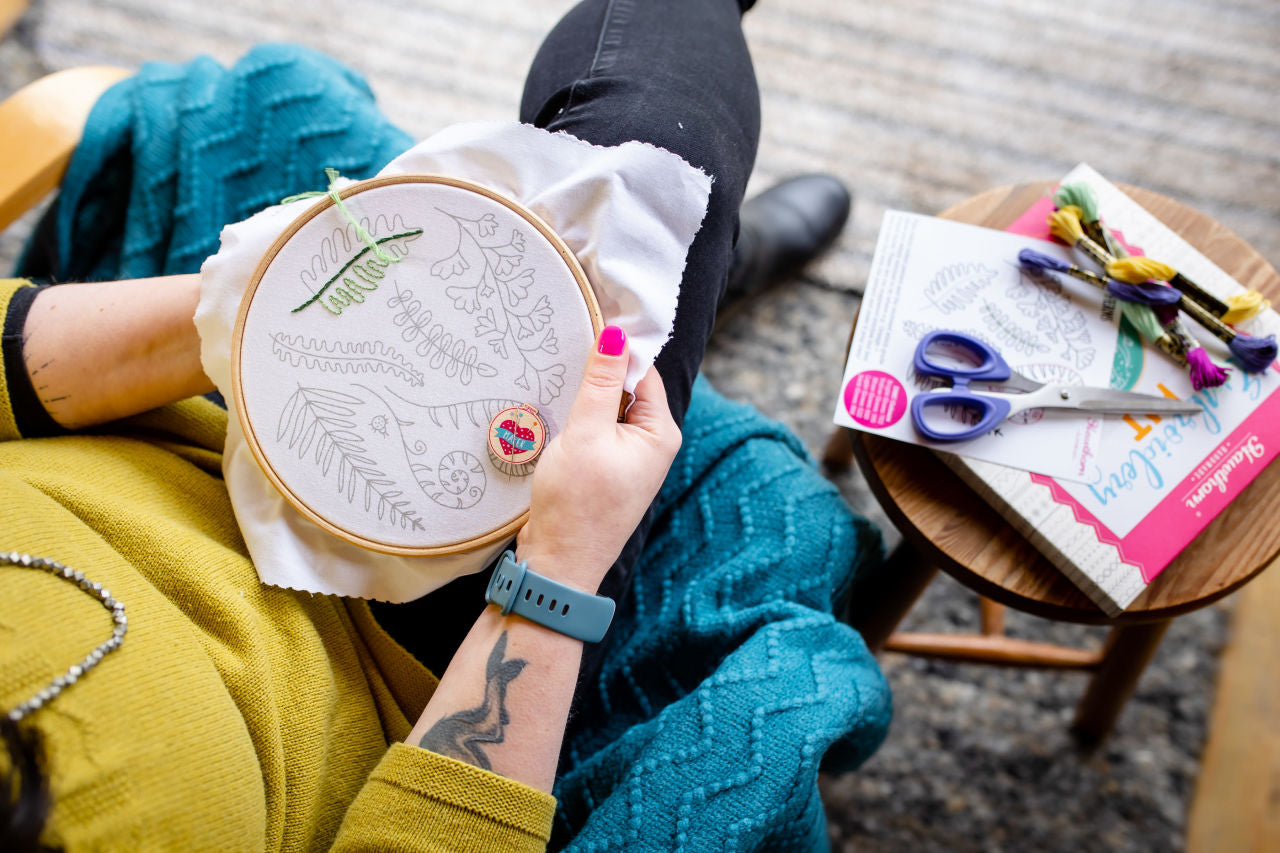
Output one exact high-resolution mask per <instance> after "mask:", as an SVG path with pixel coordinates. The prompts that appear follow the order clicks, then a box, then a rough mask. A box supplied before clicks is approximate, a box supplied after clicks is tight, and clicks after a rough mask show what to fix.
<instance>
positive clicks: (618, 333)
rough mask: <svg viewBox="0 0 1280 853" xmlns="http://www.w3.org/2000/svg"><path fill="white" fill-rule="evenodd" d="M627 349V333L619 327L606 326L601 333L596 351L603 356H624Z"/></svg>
mask: <svg viewBox="0 0 1280 853" xmlns="http://www.w3.org/2000/svg"><path fill="white" fill-rule="evenodd" d="M626 348H627V333H626V332H624V331H622V329H621V328H620V327H618V326H605V327H604V329H603V330H602V331H601V332H600V340H599V341H598V342H597V344H596V349H597V350H598V351H599V353H600V354H601V355H622V351H623V350H624V349H626Z"/></svg>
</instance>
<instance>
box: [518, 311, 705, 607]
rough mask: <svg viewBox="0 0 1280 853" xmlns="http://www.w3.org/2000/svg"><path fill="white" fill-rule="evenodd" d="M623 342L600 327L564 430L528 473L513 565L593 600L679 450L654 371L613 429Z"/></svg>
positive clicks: (623, 367)
mask: <svg viewBox="0 0 1280 853" xmlns="http://www.w3.org/2000/svg"><path fill="white" fill-rule="evenodd" d="M627 362H628V353H627V339H626V335H625V334H624V333H623V331H622V329H620V328H618V327H617V326H608V327H606V328H605V329H604V330H603V331H602V332H601V333H600V337H599V339H598V340H597V342H596V348H595V351H594V352H592V353H591V357H590V359H589V360H588V361H587V368H586V372H585V374H584V375H583V378H582V385H581V387H580V388H579V389H578V397H577V399H576V400H575V401H574V403H573V409H572V411H571V412H570V413H569V420H568V423H566V424H565V425H564V429H562V430H561V431H560V434H559V435H557V436H556V437H555V438H553V439H552V441H551V443H550V444H549V445H548V446H547V448H546V450H544V451H543V452H542V458H541V459H540V460H539V461H538V467H537V470H536V471H534V473H533V499H532V506H531V508H530V511H529V521H528V523H527V524H525V526H524V529H522V530H521V531H520V535H519V537H518V538H517V540H516V556H517V559H520V560H528V561H529V567H530V568H531V569H533V570H534V571H536V572H538V573H539V574H541V575H545V576H547V577H550V578H553V579H555V580H558V581H560V582H562V583H567V584H569V585H570V586H573V587H575V588H578V589H581V590H584V591H586V592H592V593H594V592H595V591H596V589H598V588H599V586H600V581H601V580H603V579H604V576H605V573H606V572H608V570H609V567H610V566H611V565H613V562H614V560H616V559H617V558H618V554H619V553H621V551H622V546H623V545H624V544H626V541H627V539H628V538H629V537H630V536H631V533H632V531H634V530H635V528H636V525H638V524H639V523H640V520H641V519H642V518H643V517H644V514H645V511H646V510H647V509H648V508H649V504H650V503H652V502H653V499H654V498H655V497H656V496H657V494H658V489H659V488H661V487H662V481H663V479H665V477H666V476H667V470H668V469H669V468H670V467H671V461H672V460H673V459H674V458H675V455H676V451H678V450H679V449H680V428H679V427H677V426H676V424H675V421H674V420H672V418H671V410H670V409H669V408H668V407H667V395H666V390H665V389H664V388H663V386H662V377H660V376H659V375H658V371H657V370H656V369H654V368H652V367H651V368H649V372H648V373H647V374H645V377H644V379H642V380H641V381H640V383H639V384H638V385H637V386H636V393H635V402H634V403H633V404H632V405H631V408H630V410H629V411H628V412H627V419H626V422H625V423H618V420H617V417H618V404H619V402H620V401H621V399H622V381H623V379H624V377H625V376H626V373H627Z"/></svg>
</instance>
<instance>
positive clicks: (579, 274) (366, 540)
mask: <svg viewBox="0 0 1280 853" xmlns="http://www.w3.org/2000/svg"><path fill="white" fill-rule="evenodd" d="M394 184H436V185H444V186H447V187H452V188H455V189H459V190H464V191H467V192H471V193H475V194H477V195H480V196H483V197H485V198H487V199H489V200H490V201H493V202H496V203H498V204H499V205H501V206H503V207H505V208H506V209H507V210H509V211H510V212H512V213H514V214H516V216H518V217H519V218H520V219H523V220H524V221H525V222H526V223H528V224H529V225H530V226H532V227H533V229H534V230H535V231H536V232H537V233H538V234H540V235H541V236H542V237H543V239H545V240H546V241H547V242H548V243H549V244H550V246H551V248H553V249H554V250H555V252H556V254H557V255H558V256H559V258H560V260H561V261H562V262H563V263H564V265H565V267H566V268H567V269H568V271H569V273H570V274H571V276H572V278H573V280H574V281H575V282H576V284H577V286H578V291H579V294H580V296H581V297H582V300H583V304H584V306H585V308H586V311H587V315H588V317H589V319H590V323H591V329H592V336H593V337H594V336H596V335H598V334H599V332H600V330H601V329H602V328H603V326H604V320H603V316H602V314H601V312H600V306H599V303H598V301H597V300H596V296H595V294H594V292H593V291H592V289H591V285H590V282H589V281H588V280H587V276H586V273H585V272H584V271H583V269H582V266H581V265H580V264H579V263H578V260H577V258H576V257H574V255H573V253H572V252H571V251H570V250H569V248H568V246H566V245H565V243H564V241H563V240H562V239H561V238H560V237H559V235H558V234H556V233H555V231H553V230H552V229H551V227H550V226H549V225H548V224H547V223H546V222H544V221H543V220H542V219H541V218H540V217H538V216H537V215H536V214H535V213H533V212H532V211H531V210H529V209H528V208H526V207H524V206H523V205H521V204H520V203H519V202H516V201H515V200H513V199H510V198H508V197H506V196H504V195H502V194H500V193H497V192H495V191H493V190H491V189H489V188H488V187H485V186H482V185H480V184H477V183H474V182H472V181H466V180H462V179H459V178H452V177H448V176H444V175H433V174H407V175H393V176H388V177H383V178H373V179H371V180H367V181H361V182H358V183H355V184H352V185H351V186H348V187H346V188H344V189H342V190H341V191H340V192H339V197H340V198H342V199H343V200H344V201H346V200H348V199H350V198H351V197H353V196H356V195H359V194H360V193H364V192H367V191H370V190H376V189H379V188H382V187H387V186H390V185H394ZM332 207H334V201H333V199H332V198H329V197H327V196H325V197H321V198H319V199H318V200H317V202H316V203H315V204H313V205H311V206H310V207H308V208H307V210H305V211H304V212H303V213H302V214H301V215H300V216H298V217H297V218H296V219H295V220H293V222H292V223H290V225H289V227H288V228H286V229H285V230H284V232H283V233H282V234H281V235H280V236H279V237H278V238H276V240H275V242H273V243H272V245H271V247H270V248H269V249H268V250H267V252H266V254H265V255H263V257H262V259H261V260H260V261H259V262H258V265H257V267H256V268H255V269H254V273H253V277H252V278H251V279H250V281H249V285H248V287H247V288H246V289H245V293H244V296H243V298H242V299H241V302H240V308H239V311H238V312H237V315H236V324H235V329H234V331H233V334H232V346H231V387H232V396H233V399H234V402H235V407H236V414H237V417H238V419H239V422H240V426H241V428H242V429H243V431H244V436H245V442H246V444H247V445H248V447H249V449H250V451H251V452H252V454H253V457H254V459H255V460H256V461H257V463H258V466H259V468H260V469H261V470H262V472H263V474H265V475H266V477H267V479H268V480H269V481H270V482H271V484H272V485H273V486H274V487H275V488H276V490H277V491H278V492H279V493H280V494H281V496H282V497H283V498H284V499H285V500H286V501H287V502H288V503H289V504H290V506H292V507H293V508H294V509H295V510H297V511H298V512H299V513H301V514H302V515H303V516H304V517H305V518H307V519H308V520H309V521H311V522H312V523H314V524H316V525H317V526H319V527H320V528H321V529H323V530H325V531H327V532H328V533H330V534H332V535H334V536H336V537H338V538H339V539H342V540H344V541H347V542H350V543H352V544H354V545H357V546H359V547H362V548H366V549H368V550H371V551H376V552H380V553H385V554H395V555H400V556H410V557H435V556H445V555H452V554H460V553H465V552H468V551H473V550H476V549H478V548H482V547H484V546H486V545H490V544H492V543H494V542H498V541H501V540H505V539H509V538H510V537H511V536H513V535H514V534H515V533H516V532H517V531H518V530H519V529H520V528H521V527H522V526H523V525H524V523H525V522H526V521H527V520H528V517H529V511H528V509H527V508H526V509H525V510H524V511H523V512H521V513H520V514H519V515H517V516H516V517H515V518H513V519H511V520H510V521H508V522H506V523H504V524H502V525H500V526H498V527H497V528H495V529H493V530H490V531H488V532H486V533H483V534H480V535H477V536H471V537H468V538H466V539H463V540H460V541H458V542H455V543H452V544H447V545H428V546H407V545H401V544H395V543H389V542H384V541H380V540H377V539H373V538H370V537H368V536H365V535H361V534H359V533H357V532H355V531H352V530H350V529H348V528H347V527H344V526H343V525H341V524H340V523H338V522H337V521H335V520H333V519H331V518H329V517H327V516H326V515H324V514H322V513H320V512H318V511H316V510H315V509H313V508H312V507H311V506H310V505H309V504H308V503H307V501H306V500H305V499H304V498H303V497H302V496H301V495H299V494H297V492H296V491H295V490H294V489H293V488H291V487H290V486H289V484H288V483H286V482H285V478H284V477H282V476H281V475H280V473H279V472H278V471H277V470H276V467H275V465H273V464H272V462H271V459H270V455H269V454H268V453H267V452H265V451H264V449H263V447H262V443H261V442H260V440H259V437H258V431H257V430H256V429H255V427H254V424H253V423H252V422H251V420H250V417H249V415H248V405H247V401H246V397H245V388H244V382H243V381H242V377H241V371H242V368H243V361H242V356H243V345H244V333H245V325H246V322H247V320H248V317H249V311H250V307H251V306H252V304H253V301H254V297H255V295H256V294H257V292H258V287H259V285H260V284H261V282H262V280H263V277H264V276H265V275H266V273H267V271H268V269H269V268H270V267H271V264H272V262H273V261H274V260H275V259H276V257H277V256H278V255H279V254H280V252H281V250H282V249H283V248H284V247H285V245H286V244H288V242H289V241H290V240H291V239H292V238H293V237H294V236H295V235H296V234H297V233H298V232H299V231H300V230H301V229H302V228H303V227H304V226H306V225H307V224H308V223H309V222H311V221H312V220H313V219H315V218H316V217H317V216H319V215H321V214H323V213H324V212H325V211H327V210H329V209H330V208H332ZM577 379H578V377H572V381H573V388H575V389H576V385H577ZM566 384H568V383H566ZM519 394H520V392H516V393H513V394H512V395H511V396H512V398H513V399H514V398H516V397H518V396H519Z"/></svg>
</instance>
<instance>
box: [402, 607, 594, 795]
mask: <svg viewBox="0 0 1280 853" xmlns="http://www.w3.org/2000/svg"><path fill="white" fill-rule="evenodd" d="M581 662H582V643H581V642H580V641H578V640H575V639H573V638H572V637H566V636H564V635H563V634H558V633H556V632H554V631H552V630H550V629H548V628H544V627H542V626H540V625H535V624H534V623H532V622H529V621H527V620H525V619H522V618H521V617H519V616H515V615H507V616H503V615H502V614H501V613H500V612H499V610H498V608H497V607H494V606H490V607H487V608H486V609H485V611H484V613H482V614H481V615H480V618H479V619H477V620H476V623H475V625H473V626H472V628H471V631H470V633H468V634H467V637H466V639H465V640H464V641H463V643H462V645H461V647H459V649H458V651H457V653H456V654H455V655H454V656H453V660H452V661H451V662H450V663H449V668H448V669H447V670H445V673H444V677H443V678H442V679H441V680H440V684H439V686H438V687H437V688H436V692H435V694H434V695H433V696H432V697H431V701H430V702H429V703H427V707H426V710H424V711H423V712H422V717H421V718H420V719H419V720H418V724H417V725H416V726H414V729H413V731H412V732H411V733H410V735H409V737H408V739H407V741H406V742H407V743H410V744H414V745H417V746H420V747H422V748H423V749H429V750H431V751H432V752H437V753H440V754H441V755H446V756H448V757H450V758H455V759H457V760H458V761H464V762H466V763H468V764H473V765H475V766H477V767H482V768H484V769H485V770H491V771H493V772H494V773H497V774H499V775H501V776H506V777H507V778H509V779H514V780H515V781H517V782H522V783H524V784H526V785H529V786H530V787H533V788H537V789H539V790H541V791H546V792H547V793H550V792H551V786H552V783H554V782H555V775H556V763H557V761H558V759H559V755H560V745H561V742H562V741H563V739H564V729H565V723H566V721H567V720H568V717H569V705H570V703H571V702H572V700H573V690H574V686H575V685H576V683H577V679H578V668H579V666H580V665H581Z"/></svg>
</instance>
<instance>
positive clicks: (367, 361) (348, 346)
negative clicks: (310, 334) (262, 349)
mask: <svg viewBox="0 0 1280 853" xmlns="http://www.w3.org/2000/svg"><path fill="white" fill-rule="evenodd" d="M271 352H272V354H273V355H275V356H276V358H278V359H280V360H281V361H284V362H288V364H289V365H290V366H291V367H305V368H307V369H308V370H319V371H320V372H322V373H330V372H332V373H342V374H359V373H391V374H393V375H395V376H398V377H400V378H401V379H403V380H405V381H406V382H408V383H409V384H410V385H413V386H415V387H419V386H421V385H423V384H424V383H425V379H424V377H423V375H422V373H421V372H419V371H417V370H415V369H414V368H413V365H412V364H410V363H409V362H408V360H406V359H405V358H404V356H402V355H400V354H399V353H398V352H396V351H395V348H394V347H389V346H387V345H386V344H385V343H383V342H382V341H345V342H344V341H326V340H321V339H319V338H307V337H304V336H303V335H287V334H285V333H284V332H275V333H273V334H272V335H271Z"/></svg>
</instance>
